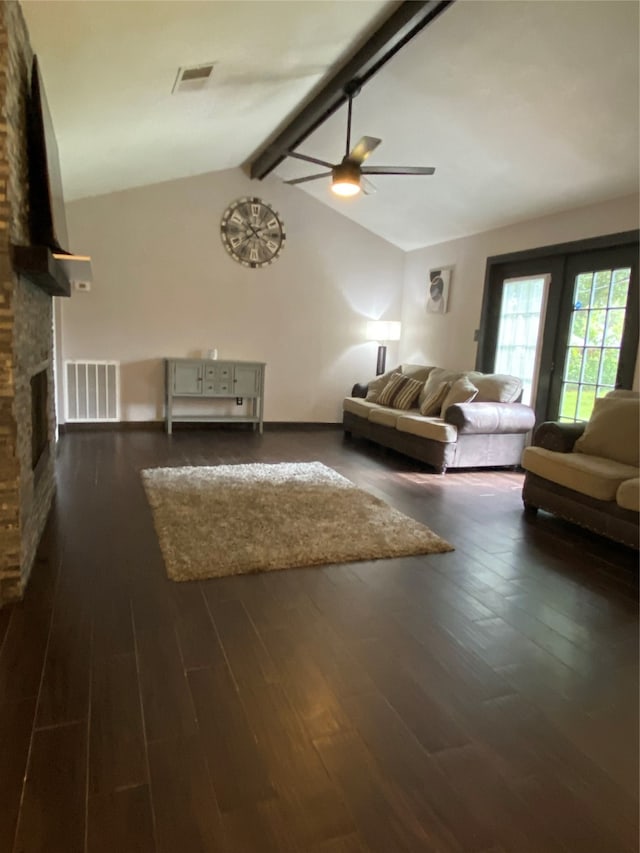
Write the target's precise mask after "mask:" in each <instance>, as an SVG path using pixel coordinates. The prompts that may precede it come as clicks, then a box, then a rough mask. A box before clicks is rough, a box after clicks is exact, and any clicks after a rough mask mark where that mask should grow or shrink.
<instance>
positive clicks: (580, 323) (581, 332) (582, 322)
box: [569, 311, 589, 346]
mask: <svg viewBox="0 0 640 853" xmlns="http://www.w3.org/2000/svg"><path fill="white" fill-rule="evenodd" d="M588 319H589V312H588V311H574V313H573V319H572V321H571V335H570V338H569V344H570V345H571V346H584V342H585V338H586V335H587V320H588Z"/></svg>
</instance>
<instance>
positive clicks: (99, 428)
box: [58, 420, 342, 435]
mask: <svg viewBox="0 0 640 853" xmlns="http://www.w3.org/2000/svg"><path fill="white" fill-rule="evenodd" d="M252 426H253V425H252V424H246V423H243V424H232V423H229V422H225V423H205V422H200V423H191V424H190V423H187V422H179V423H174V424H173V431H174V432H187V431H191V432H193V431H194V430H200V431H203V430H207V431H215V430H218V431H220V430H229V429H232V430H243V431H244V432H253V430H252V429H251V427H252ZM264 429H265V431H269V432H281V431H284V430H295V429H299V430H317V429H327V430H330V429H342V421H336V422H335V423H334V422H331V423H328V422H326V421H269V422H265V424H264ZM143 430H152V431H154V432H164V420H162V421H109V422H108V423H95V424H93V423H68V424H58V432H59V434H60V435H64V434H65V433H69V432H132V431H143Z"/></svg>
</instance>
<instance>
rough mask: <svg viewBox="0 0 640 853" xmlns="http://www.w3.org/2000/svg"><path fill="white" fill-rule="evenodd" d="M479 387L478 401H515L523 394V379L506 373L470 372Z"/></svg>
mask: <svg viewBox="0 0 640 853" xmlns="http://www.w3.org/2000/svg"><path fill="white" fill-rule="evenodd" d="M469 378H470V379H471V381H472V382H473V384H474V385H475V386H476V388H477V389H478V396H477V397H476V399H475V402H476V403H515V402H516V401H517V400H519V399H520V395H521V394H522V380H521V379H518V377H517V376H507V374H505V373H470V374H469Z"/></svg>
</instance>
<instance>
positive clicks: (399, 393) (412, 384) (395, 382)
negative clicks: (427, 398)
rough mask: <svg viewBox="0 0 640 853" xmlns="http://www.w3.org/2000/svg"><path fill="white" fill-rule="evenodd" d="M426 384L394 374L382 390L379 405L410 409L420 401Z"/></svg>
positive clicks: (378, 400)
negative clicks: (419, 398)
mask: <svg viewBox="0 0 640 853" xmlns="http://www.w3.org/2000/svg"><path fill="white" fill-rule="evenodd" d="M423 385H424V382H420V381H419V380H418V379H411V377H410V376H403V375H402V374H401V373H394V374H393V376H392V377H391V379H390V380H389V381H388V382H387V384H386V385H385V387H384V388H383V389H382V392H381V393H380V396H379V397H378V399H377V403H378V404H379V405H381V406H391V407H392V408H394V409H410V408H411V405H412V404H413V403H415V401H416V400H417V399H418V394H419V393H420V391H421V390H422V386H423Z"/></svg>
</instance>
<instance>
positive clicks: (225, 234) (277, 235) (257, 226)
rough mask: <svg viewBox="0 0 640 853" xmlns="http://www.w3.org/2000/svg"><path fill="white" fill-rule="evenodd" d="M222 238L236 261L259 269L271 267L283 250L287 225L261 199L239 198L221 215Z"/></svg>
mask: <svg viewBox="0 0 640 853" xmlns="http://www.w3.org/2000/svg"><path fill="white" fill-rule="evenodd" d="M220 236H221V237H222V242H223V243H224V247H225V249H226V250H227V252H229V254H230V255H231V257H232V258H233V260H234V261H238V263H240V264H242V265H243V266H245V267H251V268H252V269H258V268H259V267H266V266H267V265H268V264H271V263H273V262H274V261H275V259H276V258H277V257H278V255H279V254H280V252H281V251H282V249H283V248H284V241H285V237H286V235H285V232H284V224H283V222H282V220H281V219H280V217H279V216H278V214H277V212H276V211H275V210H274V209H273V208H272V207H271V206H270V205H269V204H267V203H266V202H265V201H262V199H259V198H240V199H238V200H237V201H234V202H232V203H231V204H230V205H229V207H228V208H227V209H226V210H225V212H224V213H223V215H222V222H221V223H220Z"/></svg>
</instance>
